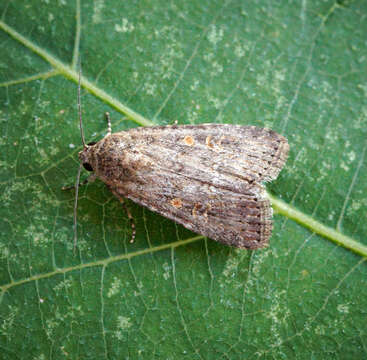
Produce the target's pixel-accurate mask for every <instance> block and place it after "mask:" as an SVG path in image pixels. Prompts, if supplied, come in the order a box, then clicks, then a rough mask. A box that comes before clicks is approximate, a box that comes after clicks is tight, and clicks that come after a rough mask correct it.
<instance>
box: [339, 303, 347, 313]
mask: <svg viewBox="0 0 367 360" xmlns="http://www.w3.org/2000/svg"><path fill="white" fill-rule="evenodd" d="M337 309H338V311H339V312H340V313H343V314H349V305H347V304H339V305H338V306H337Z"/></svg>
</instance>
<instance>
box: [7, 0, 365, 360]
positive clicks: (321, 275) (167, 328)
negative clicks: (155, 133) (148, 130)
mask: <svg viewBox="0 0 367 360" xmlns="http://www.w3.org/2000/svg"><path fill="white" fill-rule="evenodd" d="M0 10H1V14H2V16H1V20H0V49H1V50H0V51H1V55H0V97H1V98H0V104H1V108H0V120H1V140H0V146H1V151H0V164H1V172H0V194H1V195H0V196H1V204H2V206H1V210H0V214H1V216H0V222H1V225H0V229H1V234H2V236H1V238H0V270H1V271H0V353H1V356H0V357H1V358H2V359H23V358H26V359H51V358H52V359H61V358H68V359H101V358H109V359H122V358H139V359H140V358H144V359H152V358H159V359H177V358H188V359H221V358H223V359H247V358H263V359H268V358H269V359H270V358H275V359H279V358H287V359H309V358H320V359H321V358H329V357H330V358H338V359H341V358H342V359H361V358H365V357H366V356H367V325H366V324H367V322H366V319H367V316H366V308H367V300H366V299H367V286H366V285H367V281H366V279H367V265H366V263H365V259H366V256H367V250H366V246H367V239H366V236H365V234H366V233H367V221H366V220H367V218H366V206H367V195H366V194H367V183H366V181H365V178H366V177H367V166H366V149H367V101H366V99H367V55H366V54H367V42H366V33H367V22H366V21H365V20H366V15H367V3H366V2H362V1H354V2H353V1H338V2H334V1H313V2H305V1H299V2H274V1H266V0H261V1H258V2H256V3H255V2H250V1H248V2H244V1H234V0H233V1H226V2H223V1H207V0H204V1H198V0H197V1H170V2H166V1H158V0H157V1H124V2H121V1H117V0H115V1H112V0H111V1H108V2H107V1H103V0H94V1H93V2H91V1H84V2H82V3H81V4H80V3H79V2H78V1H76V2H74V1H71V0H58V1H49V0H44V1H42V2H40V1H35V0H30V1H27V2H24V1H20V0H17V1H15V0H13V1H10V0H4V1H2V2H1V4H0ZM79 57H80V58H81V63H82V69H83V74H82V75H83V77H82V106H83V122H84V131H85V133H86V139H87V141H88V142H89V141H92V140H96V139H97V140H98V139H100V138H101V136H102V135H103V134H105V133H106V124H105V121H104V119H103V113H104V112H105V111H110V112H111V117H112V120H113V123H112V126H113V131H120V130H124V129H127V128H130V127H134V126H138V125H149V124H171V123H173V122H174V121H176V120H177V121H178V123H203V122H223V123H237V124H253V125H258V126H266V127H270V128H272V129H274V130H276V131H278V132H279V133H281V134H283V135H285V136H286V137H287V138H288V140H289V143H290V146H291V153H290V158H289V160H288V162H287V165H286V167H285V169H284V170H283V171H282V172H281V175H280V177H279V178H278V179H277V180H276V181H275V182H273V183H271V184H268V185H267V189H268V191H269V192H270V193H271V194H272V195H271V199H272V201H273V204H274V208H275V210H277V211H278V214H277V215H275V219H274V220H275V221H274V222H275V224H274V227H275V229H274V233H273V236H272V239H271V244H270V247H269V248H267V249H264V250H259V251H244V250H236V249H232V248H228V247H225V246H223V245H221V244H218V243H216V242H214V241H212V240H210V239H204V238H203V237H201V236H197V235H196V234H193V233H191V232H189V231H188V230H185V229H184V228H182V227H181V226H178V225H176V224H174V223H173V222H171V221H169V220H167V219H165V218H162V217H160V216H158V215H156V214H153V213H152V212H150V211H149V210H147V209H144V208H142V207H139V206H138V205H136V204H134V203H132V202H127V206H128V208H129V209H130V211H131V212H132V214H133V218H134V220H135V223H136V227H137V238H136V241H135V243H134V244H130V243H129V240H130V237H131V227H130V224H129V220H128V217H127V215H126V212H125V211H124V209H123V208H122V207H121V205H120V203H119V202H118V200H117V199H115V198H114V197H113V196H112V195H111V193H110V192H109V191H108V189H106V187H105V186H104V185H103V184H102V183H101V182H99V181H97V182H95V183H93V184H89V185H88V186H86V187H84V188H81V189H80V198H79V207H78V252H77V256H74V252H73V206H74V194H73V192H72V191H71V192H65V191H62V190H61V187H62V186H64V185H70V184H73V183H74V181H75V176H76V173H77V168H78V166H79V165H78V160H77V153H78V151H79V150H80V144H81V142H80V135H79V130H78V115H77V106H76V103H77V82H78V71H77V63H78V59H79ZM84 177H86V174H83V178H84ZM328 239H329V240H332V241H329V240H328ZM337 244H340V245H342V246H343V247H340V246H338V245H337Z"/></svg>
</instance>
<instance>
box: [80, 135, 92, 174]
mask: <svg viewBox="0 0 367 360" xmlns="http://www.w3.org/2000/svg"><path fill="white" fill-rule="evenodd" d="M95 144H96V142H94V141H93V142H90V143H88V145H86V146H85V147H84V149H83V150H82V151H80V152H79V154H78V157H79V160H80V163H81V164H82V165H83V167H84V169H85V170H87V171H94V151H95V148H94V145H95Z"/></svg>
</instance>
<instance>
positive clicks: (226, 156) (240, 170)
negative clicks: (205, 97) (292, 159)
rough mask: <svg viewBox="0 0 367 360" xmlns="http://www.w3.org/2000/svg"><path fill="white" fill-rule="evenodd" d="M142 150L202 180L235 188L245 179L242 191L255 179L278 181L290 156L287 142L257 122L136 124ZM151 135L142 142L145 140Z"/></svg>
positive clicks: (134, 134)
mask: <svg viewBox="0 0 367 360" xmlns="http://www.w3.org/2000/svg"><path fill="white" fill-rule="evenodd" d="M128 133H129V135H130V136H132V137H136V141H137V143H138V144H137V149H138V150H139V151H141V152H142V153H143V154H145V155H146V156H148V157H150V158H151V159H152V160H153V161H156V163H164V164H165V165H166V167H167V168H168V169H170V171H174V172H176V173H178V174H183V175H185V174H187V173H190V174H192V175H194V176H199V179H198V180H201V181H205V182H210V183H213V185H218V186H227V185H229V186H231V185H232V184H233V179H236V180H242V181H241V182H242V184H241V187H240V188H239V189H238V190H241V189H242V188H243V187H244V186H245V187H247V186H248V184H250V185H251V184H252V183H253V182H263V181H270V180H273V179H275V178H276V177H277V176H278V174H279V172H280V170H281V169H282V167H283V165H284V163H285V161H286V159H287V155H288V150H289V145H288V142H287V140H286V139H285V138H284V137H283V136H281V135H279V134H277V133H276V132H274V131H272V130H269V129H263V128H258V127H256V126H240V125H229V124H202V125H184V126H175V125H173V126H162V127H152V128H142V127H140V128H135V129H132V130H130V131H129V132H128ZM142 138H143V139H144V138H145V139H146V140H147V141H146V142H145V143H142V142H141V140H140V144H139V139H142Z"/></svg>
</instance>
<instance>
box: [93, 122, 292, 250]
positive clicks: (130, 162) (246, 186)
mask: <svg viewBox="0 0 367 360" xmlns="http://www.w3.org/2000/svg"><path fill="white" fill-rule="evenodd" d="M93 148H94V149H93V156H94V159H95V160H94V164H93V169H94V171H95V173H96V175H97V176H98V177H99V178H100V179H101V180H102V181H104V182H105V183H106V184H107V185H108V186H109V188H110V189H111V190H112V191H113V193H114V194H115V195H118V196H123V197H126V198H129V199H131V200H133V201H134V202H136V203H138V204H140V205H143V206H146V207H148V208H149V209H150V210H153V211H155V212H157V213H159V214H161V215H163V216H165V217H167V218H169V219H172V220H174V221H176V222H178V223H180V224H182V225H183V226H185V227H186V228H188V229H190V230H192V231H194V232H196V233H200V234H202V235H205V236H208V237H209V238H212V239H214V240H217V241H219V242H222V243H224V244H227V245H231V246H235V247H239V248H250V249H256V248H261V247H264V246H266V244H267V243H268V239H269V237H270V235H271V230H272V208H271V206H270V203H269V200H268V199H267V197H266V194H265V189H264V187H263V185H262V182H265V181H270V180H272V179H275V178H276V177H277V175H278V173H279V172H280V170H281V168H282V167H283V165H284V163H285V161H286V158H287V154H288V149H289V146H288V142H287V140H286V139H285V138H284V137H283V136H281V135H278V134H277V133H275V132H274V131H272V130H268V129H262V128H257V127H254V126H239V125H220V124H203V125H182V126H176V125H172V126H162V127H150V128H149V127H146V128H135V129H131V130H128V131H124V132H120V133H115V134H112V135H109V136H106V137H105V138H104V139H102V140H101V141H100V142H98V143H97V144H96V145H95V146H94V147H93ZM102 154H108V155H109V156H108V158H106V156H102Z"/></svg>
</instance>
